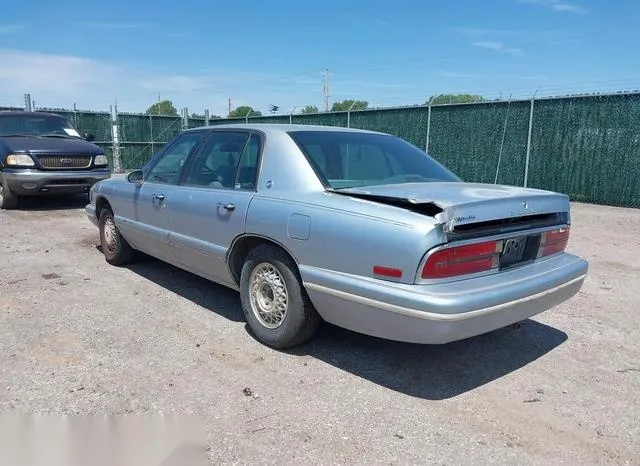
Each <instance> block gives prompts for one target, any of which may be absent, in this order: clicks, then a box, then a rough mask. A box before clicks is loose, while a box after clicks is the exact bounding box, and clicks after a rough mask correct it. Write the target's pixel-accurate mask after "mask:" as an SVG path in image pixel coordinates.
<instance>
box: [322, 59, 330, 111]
mask: <svg viewBox="0 0 640 466" xmlns="http://www.w3.org/2000/svg"><path fill="white" fill-rule="evenodd" d="M323 95H324V111H325V112H328V111H329V69H328V68H327V69H326V70H325V72H324V88H323Z"/></svg>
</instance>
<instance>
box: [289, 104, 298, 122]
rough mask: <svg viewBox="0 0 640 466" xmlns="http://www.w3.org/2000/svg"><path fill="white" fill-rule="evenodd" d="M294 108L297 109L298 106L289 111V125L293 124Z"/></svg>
mask: <svg viewBox="0 0 640 466" xmlns="http://www.w3.org/2000/svg"><path fill="white" fill-rule="evenodd" d="M296 108H298V106H297V105H296V106H295V107H293V108H292V109H291V113H289V124H293V112H295V111H296Z"/></svg>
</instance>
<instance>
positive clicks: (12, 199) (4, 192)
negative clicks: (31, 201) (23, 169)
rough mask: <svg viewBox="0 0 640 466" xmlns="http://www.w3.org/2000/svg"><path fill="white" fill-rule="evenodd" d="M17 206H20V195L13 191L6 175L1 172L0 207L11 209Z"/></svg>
mask: <svg viewBox="0 0 640 466" xmlns="http://www.w3.org/2000/svg"><path fill="white" fill-rule="evenodd" d="M16 207H18V196H17V195H16V194H15V193H12V192H11V190H10V189H9V186H8V185H7V182H6V181H5V180H4V177H3V176H2V174H0V209H5V210H10V209H15V208H16Z"/></svg>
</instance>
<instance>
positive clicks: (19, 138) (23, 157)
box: [0, 111, 110, 209]
mask: <svg viewBox="0 0 640 466" xmlns="http://www.w3.org/2000/svg"><path fill="white" fill-rule="evenodd" d="M93 139H94V138H93V135H91V134H85V135H80V134H79V133H78V131H77V130H76V129H75V128H74V127H73V125H72V124H71V123H70V122H69V120H68V119H67V118H65V117H63V116H61V115H56V114H53V113H44V112H24V111H0V208H1V209H13V208H15V207H16V206H17V204H18V197H19V196H30V195H46V194H67V193H69V194H70V193H84V192H88V191H89V189H90V188H91V186H93V185H94V184H95V183H97V182H98V181H100V180H103V179H105V178H109V176H110V170H109V166H108V160H107V157H106V156H105V155H104V152H103V150H102V149H100V147H98V146H97V145H95V144H92V143H91V141H93Z"/></svg>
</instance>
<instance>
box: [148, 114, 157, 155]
mask: <svg viewBox="0 0 640 466" xmlns="http://www.w3.org/2000/svg"><path fill="white" fill-rule="evenodd" d="M149 136H150V139H151V154H152V155H153V154H155V152H156V148H155V144H154V143H153V115H149Z"/></svg>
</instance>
